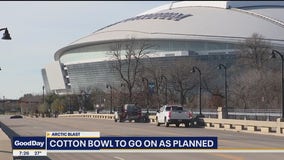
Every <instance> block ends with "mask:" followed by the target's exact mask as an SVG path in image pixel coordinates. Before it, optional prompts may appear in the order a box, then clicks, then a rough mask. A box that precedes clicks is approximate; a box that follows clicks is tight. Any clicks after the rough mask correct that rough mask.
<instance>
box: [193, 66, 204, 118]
mask: <svg viewBox="0 0 284 160" xmlns="http://www.w3.org/2000/svg"><path fill="white" fill-rule="evenodd" d="M196 71H198V73H199V117H203V115H202V113H201V71H200V69H199V68H198V67H196V66H193V67H192V70H191V72H192V73H195V72H196Z"/></svg>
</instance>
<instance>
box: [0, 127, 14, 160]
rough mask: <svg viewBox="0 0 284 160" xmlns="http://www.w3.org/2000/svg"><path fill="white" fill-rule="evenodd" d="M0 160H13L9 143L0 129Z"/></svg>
mask: <svg viewBox="0 0 284 160" xmlns="http://www.w3.org/2000/svg"><path fill="white" fill-rule="evenodd" d="M0 157H1V158H0V159H1V160H2V159H3V160H13V153H12V147H11V141H10V139H9V137H8V136H7V135H6V134H5V133H4V132H3V130H2V129H1V128H0Z"/></svg>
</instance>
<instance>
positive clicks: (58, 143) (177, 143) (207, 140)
mask: <svg viewBox="0 0 284 160" xmlns="http://www.w3.org/2000/svg"><path fill="white" fill-rule="evenodd" d="M46 143H47V144H46V145H47V150H48V151H49V150H58V151H64V150H74V151H75V150H77V151H78V150H89V151H90V150H101V149H217V148H218V141H217V137H100V138H47V141H46Z"/></svg>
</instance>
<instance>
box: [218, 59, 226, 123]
mask: <svg viewBox="0 0 284 160" xmlns="http://www.w3.org/2000/svg"><path fill="white" fill-rule="evenodd" d="M222 68H224V71H225V107H224V111H223V112H222V113H223V118H225V119H226V118H228V85H227V67H226V66H225V65H224V64H219V65H218V69H222Z"/></svg>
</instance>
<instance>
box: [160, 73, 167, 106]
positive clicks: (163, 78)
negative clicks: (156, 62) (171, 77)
mask: <svg viewBox="0 0 284 160" xmlns="http://www.w3.org/2000/svg"><path fill="white" fill-rule="evenodd" d="M161 80H166V92H165V97H166V100H165V101H166V102H165V104H168V79H167V77H166V76H165V75H163V74H162V75H161Z"/></svg>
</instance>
